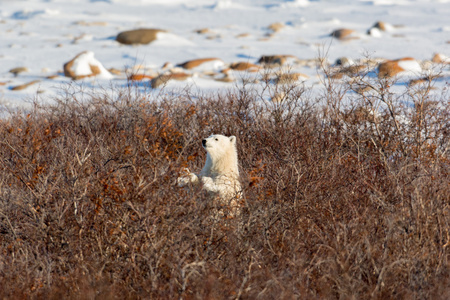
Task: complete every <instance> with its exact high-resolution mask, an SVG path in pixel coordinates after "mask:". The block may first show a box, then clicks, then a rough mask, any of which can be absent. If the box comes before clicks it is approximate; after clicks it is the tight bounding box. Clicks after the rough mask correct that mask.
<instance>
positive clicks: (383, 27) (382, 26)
mask: <svg viewBox="0 0 450 300" xmlns="http://www.w3.org/2000/svg"><path fill="white" fill-rule="evenodd" d="M372 28H377V29H379V30H381V31H392V30H394V26H392V25H391V24H388V23H385V22H382V21H378V22H376V23H375V24H373V26H372Z"/></svg>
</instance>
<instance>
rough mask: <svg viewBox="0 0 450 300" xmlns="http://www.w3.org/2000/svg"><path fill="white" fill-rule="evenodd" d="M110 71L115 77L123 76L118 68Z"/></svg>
mask: <svg viewBox="0 0 450 300" xmlns="http://www.w3.org/2000/svg"><path fill="white" fill-rule="evenodd" d="M108 71H109V73H111V74H114V75H122V71H121V70H119V69H116V68H109V69H108Z"/></svg>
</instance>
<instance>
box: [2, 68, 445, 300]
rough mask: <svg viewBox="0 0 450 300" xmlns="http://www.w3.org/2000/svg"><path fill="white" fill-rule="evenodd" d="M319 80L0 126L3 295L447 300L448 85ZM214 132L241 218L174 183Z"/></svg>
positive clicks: (63, 99) (29, 116) (63, 104)
mask: <svg viewBox="0 0 450 300" xmlns="http://www.w3.org/2000/svg"><path fill="white" fill-rule="evenodd" d="M328 78H332V77H331V76H330V77H328ZM329 80H330V81H327V82H325V87H326V89H325V90H324V92H323V94H322V95H321V96H320V97H319V99H315V100H313V97H312V96H311V94H310V93H309V92H308V91H307V90H305V89H304V88H302V87H292V86H291V87H288V86H283V85H278V86H274V85H272V84H271V83H268V85H267V89H263V90H262V91H261V90H260V89H259V90H258V89H251V88H245V87H244V88H242V89H240V90H236V91H230V92H229V93H226V94H218V95H204V96H195V97H194V96H193V95H192V94H190V93H186V94H184V95H180V94H178V95H177V96H168V95H167V94H162V95H160V96H158V97H157V98H156V99H154V98H153V97H150V96H148V95H146V94H145V93H139V92H136V91H137V90H134V89H133V88H130V89H125V90H123V91H121V92H117V93H108V92H105V93H104V94H92V95H89V94H81V93H79V91H76V90H71V89H67V91H66V93H65V94H64V95H62V96H60V97H58V99H56V100H55V102H54V104H52V105H45V106H42V107H40V106H39V105H36V106H35V107H34V109H32V110H31V111H29V112H27V113H12V114H11V115H9V116H8V117H5V118H3V119H1V120H0V145H1V146H0V159H1V161H0V252H1V254H0V285H1V287H2V288H0V298H2V299H5V298H6V299H19V298H20V299H22V298H46V299H47V298H60V299H63V298H64V299H82V298H85V299H94V298H98V299H108V298H120V299H123V298H151V299H174V298H180V299H181V298H182V299H229V298H236V299H238V298H240V299H292V298H300V299H317V298H327V299H334V298H338V299H402V298H413V299H427V298H428V299H448V298H450V203H449V199H450V186H449V180H448V178H449V163H450V161H449V149H448V148H449V127H450V125H449V112H450V105H449V100H448V99H449V98H448V93H447V92H446V90H445V89H444V90H443V92H442V94H438V93H436V92H433V93H432V92H431V91H432V89H431V88H432V82H431V81H430V82H425V83H424V84H422V85H420V86H419V87H414V88H413V87H411V88H410V89H408V91H407V92H405V93H404V94H402V95H398V94H396V93H392V92H391V90H390V85H392V82H391V80H389V79H380V80H378V79H374V78H371V77H367V76H366V75H364V74H362V75H359V76H356V77H354V78H353V80H352V81H351V82H349V83H348V84H344V85H341V84H337V83H335V82H333V80H332V79H329ZM111 94H112V95H111ZM274 94H277V95H278V96H277V97H276V99H277V101H276V102H272V101H268V100H267V99H266V98H267V97H266V95H274ZM279 95H281V96H279ZM433 95H434V96H433ZM213 133H220V134H224V135H235V136H237V138H238V143H237V145H238V155H239V163H240V171H241V177H242V178H241V181H242V183H243V187H244V198H243V199H244V208H243V213H242V214H241V215H240V216H238V217H236V218H224V219H221V220H218V219H217V218H214V217H213V211H214V206H215V205H216V203H215V201H214V199H211V198H208V196H207V195H206V194H205V193H203V192H202V190H201V187H198V188H195V187H194V188H192V189H180V188H178V187H177V185H176V178H177V177H178V175H179V172H180V170H181V169H182V168H183V167H189V168H190V169H191V170H193V171H198V170H200V169H201V167H202V165H203V163H204V160H205V151H204V150H203V149H202V147H201V140H202V138H204V137H207V136H209V135H210V134H213Z"/></svg>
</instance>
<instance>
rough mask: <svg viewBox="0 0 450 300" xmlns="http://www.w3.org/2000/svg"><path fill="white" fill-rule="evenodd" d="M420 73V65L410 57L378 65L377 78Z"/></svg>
mask: <svg viewBox="0 0 450 300" xmlns="http://www.w3.org/2000/svg"><path fill="white" fill-rule="evenodd" d="M421 71H422V68H421V66H420V64H419V63H418V62H417V61H416V60H415V59H414V58H412V57H405V58H400V59H396V60H389V61H386V62H383V63H381V64H379V65H378V78H386V77H393V76H396V75H397V74H400V73H403V72H407V73H410V74H411V73H413V74H417V73H420V72H421Z"/></svg>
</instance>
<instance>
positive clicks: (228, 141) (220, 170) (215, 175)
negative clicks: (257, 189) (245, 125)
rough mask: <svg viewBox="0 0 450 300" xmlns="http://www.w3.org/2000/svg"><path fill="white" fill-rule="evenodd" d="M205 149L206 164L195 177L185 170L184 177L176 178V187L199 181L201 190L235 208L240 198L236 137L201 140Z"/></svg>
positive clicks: (213, 137)
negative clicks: (201, 186)
mask: <svg viewBox="0 0 450 300" xmlns="http://www.w3.org/2000/svg"><path fill="white" fill-rule="evenodd" d="M202 146H203V148H205V150H206V152H207V155H206V162H205V166H204V167H203V169H202V170H201V172H200V173H199V174H198V175H196V174H194V173H191V172H190V171H189V170H188V169H185V173H186V174H185V175H184V176H182V177H179V178H178V180H177V181H178V186H180V187H182V186H185V185H187V184H190V183H192V184H197V183H199V182H200V181H201V182H202V184H203V189H205V190H206V191H208V192H211V193H212V194H214V195H218V196H219V197H220V198H221V199H222V200H223V201H225V203H227V204H229V205H230V206H231V207H235V206H237V198H239V197H240V193H241V184H240V182H239V169H238V157H237V150H236V137H235V136H230V137H227V136H224V135H220V134H214V135H211V136H210V137H208V138H206V139H203V140H202Z"/></svg>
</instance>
